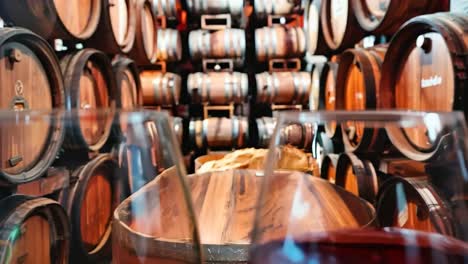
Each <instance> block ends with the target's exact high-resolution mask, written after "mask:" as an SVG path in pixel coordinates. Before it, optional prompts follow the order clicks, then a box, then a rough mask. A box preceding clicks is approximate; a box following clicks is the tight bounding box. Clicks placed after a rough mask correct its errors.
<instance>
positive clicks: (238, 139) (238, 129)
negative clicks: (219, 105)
mask: <svg viewBox="0 0 468 264" xmlns="http://www.w3.org/2000/svg"><path fill="white" fill-rule="evenodd" d="M189 134H190V142H191V143H192V145H193V146H194V147H196V148H197V149H205V148H207V147H209V148H229V149H231V148H243V147H246V146H247V144H248V140H249V123H248V121H247V118H245V117H233V118H230V119H229V118H216V117H212V118H208V119H205V120H192V121H190V126H189Z"/></svg>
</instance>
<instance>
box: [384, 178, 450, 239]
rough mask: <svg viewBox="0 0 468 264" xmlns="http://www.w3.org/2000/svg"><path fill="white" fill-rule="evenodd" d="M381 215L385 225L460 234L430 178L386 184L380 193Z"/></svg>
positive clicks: (394, 181)
mask: <svg viewBox="0 0 468 264" xmlns="http://www.w3.org/2000/svg"><path fill="white" fill-rule="evenodd" d="M377 215H378V220H379V223H380V225H381V226H393V227H401V228H407V229H414V230H420V231H426V232H436V233H441V234H443V235H447V236H455V235H456V234H455V232H454V219H453V218H452V216H451V212H450V210H449V208H448V205H447V203H446V201H445V200H444V199H443V198H442V197H440V196H439V194H438V193H437V192H436V190H435V189H434V188H433V187H432V186H431V184H429V183H428V182H427V178H426V177H420V178H400V177H394V178H391V179H389V180H388V181H386V182H385V183H384V184H383V186H382V187H381V189H380V191H379V194H378V199H377Z"/></svg>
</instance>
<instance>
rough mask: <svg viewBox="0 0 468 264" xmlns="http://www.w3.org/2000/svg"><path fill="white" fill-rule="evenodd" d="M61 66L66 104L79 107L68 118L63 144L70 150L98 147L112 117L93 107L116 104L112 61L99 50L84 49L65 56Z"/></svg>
mask: <svg viewBox="0 0 468 264" xmlns="http://www.w3.org/2000/svg"><path fill="white" fill-rule="evenodd" d="M61 66H62V71H63V75H64V78H65V95H66V98H67V108H68V110H82V111H81V112H79V113H77V112H75V113H74V114H73V115H72V118H71V119H70V120H67V122H68V124H67V131H66V133H67V134H66V137H65V141H64V145H63V146H64V147H65V148H66V149H69V150H89V151H98V150H99V149H100V148H101V147H102V146H103V145H104V144H105V142H106V140H107V138H108V137H109V134H110V130H111V126H112V120H113V119H114V116H113V115H112V113H110V112H102V111H96V109H102V108H108V109H114V108H115V105H116V102H115V96H116V81H115V77H114V73H113V71H112V65H111V62H110V60H109V59H108V58H107V56H106V55H105V54H104V53H102V52H100V51H97V50H94V49H84V50H81V51H78V52H76V53H73V54H69V55H67V56H65V57H64V58H63V59H62V61H61ZM87 110H89V111H87ZM93 110H94V111H93Z"/></svg>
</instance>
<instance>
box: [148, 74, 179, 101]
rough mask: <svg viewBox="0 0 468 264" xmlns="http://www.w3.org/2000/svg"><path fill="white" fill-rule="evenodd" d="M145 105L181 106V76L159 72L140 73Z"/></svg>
mask: <svg viewBox="0 0 468 264" xmlns="http://www.w3.org/2000/svg"><path fill="white" fill-rule="evenodd" d="M140 78H141V84H142V91H143V104H144V105H146V106H156V105H161V106H173V105H178V104H179V99H180V93H181V89H182V86H181V85H182V79H181V77H180V76H179V75H177V74H174V73H170V72H166V73H162V72H159V71H151V70H147V71H143V72H141V73H140Z"/></svg>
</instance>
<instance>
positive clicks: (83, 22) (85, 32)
mask: <svg viewBox="0 0 468 264" xmlns="http://www.w3.org/2000/svg"><path fill="white" fill-rule="evenodd" d="M102 5H103V4H102V2H101V1H99V0H71V1H68V0H47V1H42V2H41V3H40V4H38V3H37V2H36V1H27V0H21V1H15V2H14V3H13V2H11V1H1V2H0V15H1V16H2V17H3V18H4V19H5V20H6V21H9V22H12V23H14V24H15V25H16V26H20V27H24V28H28V29H30V30H32V31H33V32H35V33H37V34H39V35H40V36H41V37H43V38H46V39H56V38H60V39H73V40H86V39H88V38H89V37H91V35H92V34H93V33H94V32H95V31H96V28H97V26H98V23H99V19H100V14H101V9H102V8H103V6H102Z"/></svg>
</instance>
